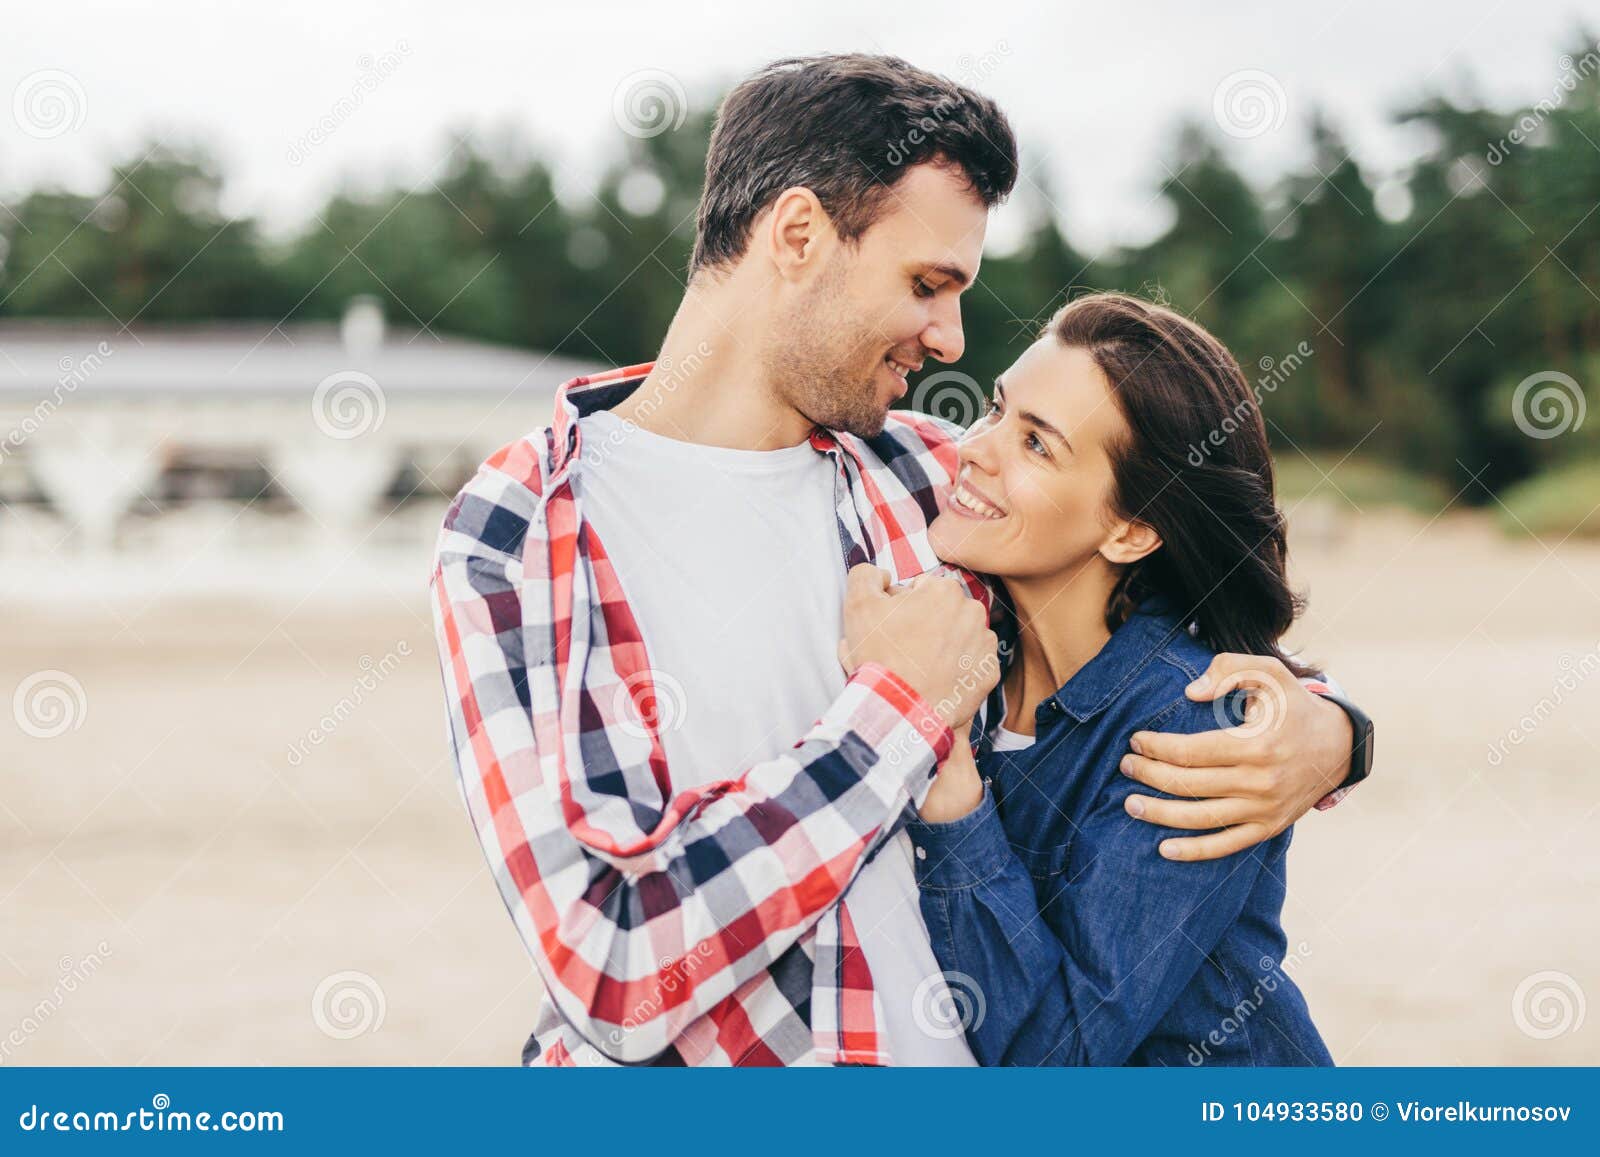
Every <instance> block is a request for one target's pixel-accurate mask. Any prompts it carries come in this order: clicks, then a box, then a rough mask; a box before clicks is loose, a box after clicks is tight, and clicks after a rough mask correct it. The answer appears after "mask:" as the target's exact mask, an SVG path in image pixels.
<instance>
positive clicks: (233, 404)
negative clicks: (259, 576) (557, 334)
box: [0, 299, 596, 586]
mask: <svg viewBox="0 0 1600 1157" xmlns="http://www.w3.org/2000/svg"><path fill="white" fill-rule="evenodd" d="M594 368H596V367H594V366H593V365H590V364H587V363H580V362H577V361H574V360H572V359H569V358H564V357H558V356H554V355H549V354H542V353H537V352H531V351H526V350H518V349H511V348H505V347H500V346H494V345H489V344H486V343H483V342H477V341H470V340H463V339H460V338H453V337H446V336H442V335H437V334H434V333H431V332H425V331H409V330H397V329H394V328H390V327H386V326H385V324H384V319H383V315H382V313H381V312H380V310H379V308H378V306H377V305H376V303H375V302H372V301H370V300H367V299H359V300H357V301H356V302H353V303H352V305H351V308H350V309H349V310H348V311H347V313H346V315H345V317H344V319H343V321H342V322H341V323H339V324H332V323H326V324H317V323H306V324H284V325H273V324H271V323H268V322H261V323H251V322H222V323H205V324H179V325H145V324H139V325H135V326H133V327H132V328H130V329H128V330H126V331H120V330H119V329H118V328H117V326H116V325H115V324H114V323H111V322H107V323H106V324H103V325H102V324H96V323H92V322H56V321H34V320H0V501H3V503H4V505H3V506H0V568H7V569H9V568H14V567H15V566H16V565H17V563H18V562H19V560H20V559H21V558H23V557H33V558H37V557H39V555H40V552H41V551H43V552H48V554H50V555H51V556H54V557H55V558H57V559H63V560H68V561H69V562H70V564H71V565H72V566H74V567H76V566H80V565H91V564H92V561H93V560H99V561H100V562H102V563H114V564H115V565H116V566H119V567H120V566H123V565H130V566H137V565H138V562H139V560H140V559H141V558H145V559H155V560H169V561H170V560H173V559H178V558H185V557H190V556H191V555H192V554H193V553H194V551H195V550H196V549H197V548H200V547H202V546H203V547H204V550H205V552H206V553H207V554H208V555H210V556H212V559H213V561H215V560H216V556H217V555H219V554H221V555H226V554H227V553H228V552H229V551H233V552H234V553H239V554H243V553H250V552H252V551H254V552H257V553H260V552H268V553H272V552H276V553H277V554H280V555H281V554H283V553H285V552H287V553H289V554H291V555H292V554H296V553H299V552H301V551H303V550H312V551H316V550H338V549H340V548H341V547H344V548H347V549H349V548H354V547H355V546H356V545H357V544H359V543H362V542H365V541H368V540H371V541H374V542H375V543H377V544H380V545H381V544H382V543H385V542H389V543H401V544H407V545H410V544H416V543H418V542H419V541H421V542H425V544H426V545H428V546H431V534H432V532H433V530H435V529H436V528H437V520H438V516H439V515H440V513H442V503H443V502H445V501H447V500H448V498H449V496H450V495H452V494H453V493H454V492H455V490H456V489H457V488H459V486H460V485H461V484H462V482H464V481H465V479H466V478H467V477H468V476H469V475H470V473H471V471H472V470H473V469H474V468H475V467H476V466H477V464H478V463H479V462H481V461H482V460H483V459H484V458H485V457H486V456H487V455H488V454H490V453H491V452H492V451H494V450H495V449H496V448H498V447H500V446H502V445H504V444H505V443H506V442H508V441H510V440H511V439H513V438H515V437H517V436H518V435H520V434H523V433H526V432H528V431H529V430H532V429H535V428H536V427H538V426H540V425H543V424H544V423H546V422H547V421H548V420H549V417H550V413H551V408H552V405H553V402H554V396H555V390H556V387H557V386H559V385H560V383H561V382H563V381H565V380H566V379H568V378H570V377H573V376H575V375H577V374H581V373H584V372H588V371H591V370H593V369H594ZM224 561H225V560H224ZM157 565H158V567H159V565H160V562H159V561H158V562H157ZM202 570H204V568H202ZM6 585H7V586H11V585H12V584H10V583H7V584H6Z"/></svg>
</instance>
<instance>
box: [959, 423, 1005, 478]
mask: <svg viewBox="0 0 1600 1157" xmlns="http://www.w3.org/2000/svg"><path fill="white" fill-rule="evenodd" d="M998 425H999V423H998V422H993V421H989V422H979V423H978V424H977V425H976V426H974V427H972V429H971V430H970V431H969V432H968V433H967V435H966V436H965V437H963V438H962V439H961V441H960V442H958V443H956V458H957V459H958V460H959V461H960V463H961V465H963V466H971V467H972V468H973V469H975V470H981V471H983V472H984V473H985V474H993V473H994V432H995V427H996V426H998Z"/></svg>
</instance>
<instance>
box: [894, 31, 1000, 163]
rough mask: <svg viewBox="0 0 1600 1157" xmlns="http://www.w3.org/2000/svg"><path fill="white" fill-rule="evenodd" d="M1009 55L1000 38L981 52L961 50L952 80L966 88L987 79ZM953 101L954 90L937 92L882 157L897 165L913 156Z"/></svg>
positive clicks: (952, 107) (949, 108)
mask: <svg viewBox="0 0 1600 1157" xmlns="http://www.w3.org/2000/svg"><path fill="white" fill-rule="evenodd" d="M1010 55H1011V45H1010V44H1008V43H1007V42H1006V41H1004V40H997V41H995V45H994V47H993V48H991V49H989V50H988V51H987V52H984V53H981V54H976V55H975V54H973V53H970V52H964V53H962V54H961V56H960V57H959V58H958V59H957V61H956V76H955V79H956V82H957V83H958V84H961V85H964V86H966V87H968V88H975V87H977V86H978V85H979V84H982V83H983V82H984V81H986V80H988V79H989V77H990V76H992V75H993V74H994V71H995V69H997V68H999V67H1000V62H1001V61H1002V60H1003V59H1005V58H1006V57H1008V56H1010ZM955 104H956V96H955V94H954V93H950V94H947V95H945V96H941V97H940V98H939V99H938V100H937V101H935V102H934V105H933V108H932V110H931V111H930V112H929V113H928V114H927V115H926V116H922V117H918V118H917V122H916V123H915V124H914V125H912V126H911V128H910V130H909V131H908V132H907V133H906V135H905V136H903V137H901V138H900V139H899V140H896V141H891V142H890V143H889V148H888V151H887V152H886V153H885V155H884V159H885V160H886V161H888V162H889V164H890V165H891V166H893V167H895V168H898V167H900V166H901V165H903V164H905V162H906V161H907V160H909V159H910V158H911V157H914V156H916V151H917V146H918V145H920V144H922V142H923V141H925V140H927V139H928V138H929V137H930V136H932V135H933V133H934V132H935V131H936V130H937V129H938V127H939V124H940V122H941V121H944V120H946V119H947V118H948V117H949V116H950V114H951V112H952V111H953V110H954V108H955Z"/></svg>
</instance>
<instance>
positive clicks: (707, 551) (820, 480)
mask: <svg viewBox="0 0 1600 1157" xmlns="http://www.w3.org/2000/svg"><path fill="white" fill-rule="evenodd" d="M579 428H580V430H581V432H582V436H583V443H584V470H583V473H582V491H581V495H580V502H581V503H582V508H583V517H584V518H585V519H586V520H587V521H588V522H589V523H590V524H591V525H592V526H593V527H594V529H595V533H596V534H598V535H599V537H600V541H601V542H602V543H604V544H605V548H606V553H607V554H608V555H609V556H610V558H611V560H612V562H613V564H614V565H615V566H616V569H617V575H618V579H619V581H620V582H621V584H622V588H623V590H624V591H625V592H626V594H627V598H628V604H629V606H630V607H631V608H632V610H633V613H634V618H635V619H636V620H637V621H638V623H639V629H640V631H641V632H642V634H643V636H644V643H645V649H646V652H647V653H648V655H649V656H650V664H651V668H652V670H653V671H654V672H655V673H656V676H655V684H656V697H657V708H656V710H657V718H658V719H659V721H660V726H661V741H662V745H663V747H664V748H665V749H666V755H667V766H668V768H670V769H671V772H672V777H673V787H674V788H676V789H680V790H681V789H684V788H690V787H697V786H700V785H702V784H705V783H710V782H713V781H716V780H722V779H728V778H731V777H734V776H737V775H739V774H740V773H742V772H743V771H745V770H746V769H747V768H749V767H750V766H751V765H752V764H755V763H759V762H761V761H762V760H765V759H771V758H773V757H774V756H776V755H779V754H781V753H782V752H784V751H787V750H788V749H789V748H791V747H793V746H794V744H795V742H796V741H797V740H798V739H799V738H800V737H801V736H803V735H804V734H805V733H806V732H807V731H809V730H810V729H811V727H812V725H813V724H814V723H815V722H816V721H817V719H818V718H819V717H820V716H821V715H822V713H823V712H824V711H826V710H827V709H828V706H829V705H830V704H831V703H832V702H833V701H834V700H835V699H836V698H838V696H839V693H840V692H841V691H843V690H844V683H845V678H844V672H843V671H841V670H840V668H839V659H838V644H839V637H840V631H841V624H842V622H843V613H844V587H845V567H844V558H843V554H842V550H841V547H840V543H839V530H838V522H837V517H836V515H835V513H834V466H833V463H832V462H831V460H829V459H828V458H827V457H826V456H825V455H822V454H819V453H817V452H816V451H815V450H813V449H812V448H811V447H810V445H809V444H807V443H804V442H802V443H801V444H800V445H798V446H791V447H788V448H786V449H783V450H765V451H760V450H729V449H725V448H722V447H717V446H700V445H696V444H694V443H691V442H681V441H678V440H676V439H672V438H666V437H663V436H661V435H659V434H652V433H649V432H648V431H645V430H640V429H637V428H636V427H633V426H630V425H629V424H628V423H625V422H623V421H622V419H620V418H618V417H617V416H616V415H615V414H612V413H610V412H607V411H601V412H598V413H595V414H591V415H589V416H587V417H585V418H582V419H580V421H579ZM911 854H912V852H911V840H910V838H909V837H908V836H907V835H906V833H905V832H903V831H902V832H901V833H899V834H898V835H897V836H896V837H895V839H894V840H893V841H891V842H890V844H889V845H888V846H887V847H885V848H883V849H882V850H881V851H880V852H879V853H878V855H877V856H876V857H875V858H874V859H873V860H872V862H871V863H869V864H867V865H866V866H865V867H863V868H862V870H861V873H860V875H858V876H857V877H856V880H855V883H854V884H853V885H852V886H851V889H850V912H851V916H852V917H853V918H854V921H855V926H856V931H857V934H858V935H859V936H860V938H861V948H862V951H863V952H864V953H865V954H866V957H867V964H868V966H869V967H870V968H871V969H872V976H873V980H874V984H875V986H876V988H877V990H878V994H879V999H880V1000H881V1001H882V1003H883V1010H884V1019H885V1022H886V1023H885V1025H884V1031H885V1036H886V1039H887V1043H888V1046H889V1051H890V1055H891V1056H892V1057H893V1058H894V1061H895V1063H896V1064H903V1065H970V1064H974V1063H975V1061H974V1060H973V1056H972V1052H971V1050H970V1049H969V1048H968V1047H967V1043H966V1040H965V1038H964V1037H963V1036H961V1034H960V1033H956V1034H954V1035H953V1036H952V1035H949V1034H948V1032H947V1031H943V1029H942V1022H941V1020H940V1019H939V1016H938V1014H937V1011H933V1012H931V1013H930V1010H938V1009H941V1008H943V1007H945V1006H947V1005H948V1003H949V998H948V994H947V990H946V987H945V985H944V982H943V980H942V979H932V980H930V979H929V978H937V977H939V974H940V968H939V964H938V961H937V960H936V959H935V957H934V955H933V948H932V946H931V945H930V943H929V941H928V930H927V927H926V925H924V924H923V921H922V910H921V908H920V907H919V905H918V901H917V883H916V876H915V874H914V873H913V871H912V866H911ZM914 1002H915V1004H916V1005H918V1006H919V1007H913V1004H914ZM919 1022H921V1023H920V1024H919ZM922 1024H926V1025H928V1026H929V1030H931V1031H927V1030H924V1028H923V1027H922Z"/></svg>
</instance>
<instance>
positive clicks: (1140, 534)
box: [1100, 519, 1161, 566]
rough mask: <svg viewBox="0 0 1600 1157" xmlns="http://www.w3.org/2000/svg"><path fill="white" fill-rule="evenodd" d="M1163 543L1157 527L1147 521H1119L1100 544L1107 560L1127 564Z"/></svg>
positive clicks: (1101, 551)
mask: <svg viewBox="0 0 1600 1157" xmlns="http://www.w3.org/2000/svg"><path fill="white" fill-rule="evenodd" d="M1160 545H1161V536H1160V535H1159V534H1157V533H1156V528H1155V527H1153V526H1151V525H1150V524H1149V523H1146V522H1130V521H1128V520H1126V519H1123V520H1120V521H1118V522H1117V523H1116V524H1115V525H1114V526H1113V527H1112V528H1111V533H1110V534H1109V535H1107V536H1106V540H1105V541H1104V542H1102V543H1101V544H1100V555H1101V557H1102V558H1104V559H1105V560H1106V561H1107V562H1110V563H1115V564H1117V565H1118V566H1127V565H1128V564H1129V563H1132V562H1138V561H1139V560H1140V559H1141V558H1144V557H1145V556H1147V555H1149V554H1152V553H1154V552H1155V550H1156V548H1157V547H1159V546H1160Z"/></svg>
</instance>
